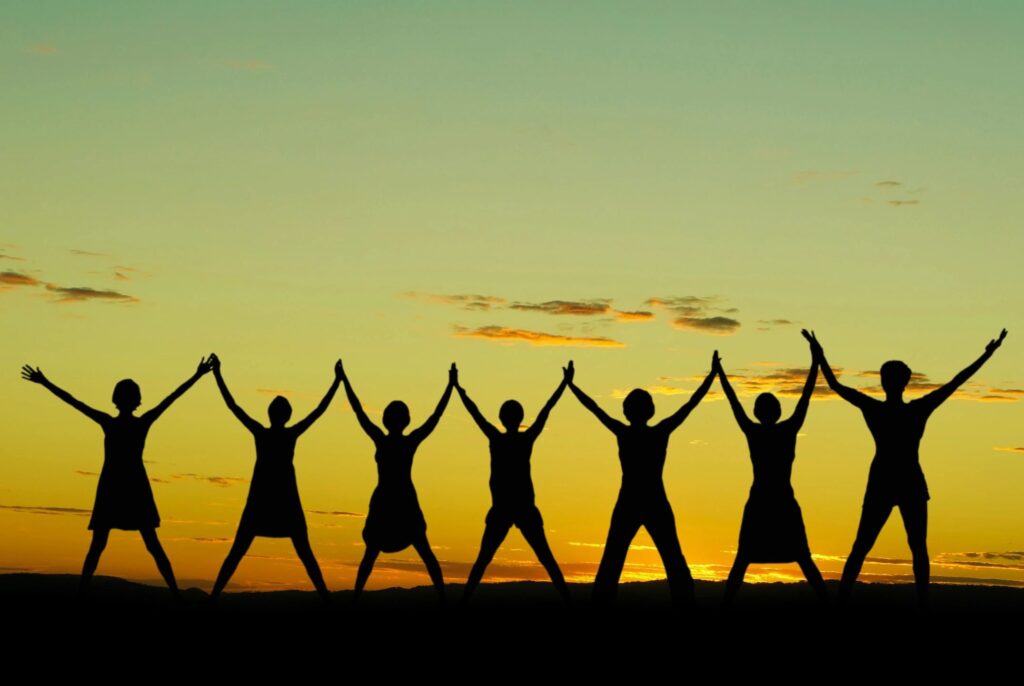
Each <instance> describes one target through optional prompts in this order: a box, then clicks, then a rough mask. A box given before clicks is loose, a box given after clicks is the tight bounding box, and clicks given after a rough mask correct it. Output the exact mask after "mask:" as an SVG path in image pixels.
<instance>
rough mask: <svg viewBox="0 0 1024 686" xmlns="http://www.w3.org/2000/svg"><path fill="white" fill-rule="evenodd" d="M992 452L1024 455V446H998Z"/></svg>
mask: <svg viewBox="0 0 1024 686" xmlns="http://www.w3.org/2000/svg"><path fill="white" fill-rule="evenodd" d="M992 450H997V451H999V452H1001V453H1020V454H1024V446H1017V447H1010V446H1006V447H1004V446H996V447H994V448H992Z"/></svg>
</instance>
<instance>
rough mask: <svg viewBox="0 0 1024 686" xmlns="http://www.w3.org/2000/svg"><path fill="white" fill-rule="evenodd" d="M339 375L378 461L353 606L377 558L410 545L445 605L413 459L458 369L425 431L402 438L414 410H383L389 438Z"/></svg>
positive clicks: (396, 406) (392, 406)
mask: <svg viewBox="0 0 1024 686" xmlns="http://www.w3.org/2000/svg"><path fill="white" fill-rule="evenodd" d="M339 365H340V362H339ZM339 369H340V367H339ZM339 373H340V374H341V380H342V382H343V383H344V384H345V394H346V395H348V401H349V403H350V404H351V405H352V411H353V412H355V415H356V419H357V420H359V426H361V427H363V431H365V432H366V435H367V436H369V437H370V439H371V440H372V441H373V445H374V447H375V448H376V452H375V453H374V456H373V459H374V460H375V461H376V462H377V487H376V488H375V489H374V490H373V495H372V496H370V508H369V512H368V513H367V515H366V525H365V526H364V527H363V541H364V542H365V543H366V553H365V554H364V555H363V560H362V562H360V563H359V572H358V573H357V574H356V586H355V590H354V592H353V594H352V601H353V602H355V601H356V600H357V599H358V598H359V595H360V593H362V591H363V587H364V586H366V581H367V579H369V578H370V572H372V571H373V564H374V562H376V561H377V556H378V555H380V554H381V553H382V552H383V553H397V552H398V551H400V550H404V549H405V548H408V547H409V546H410V545H411V546H412V547H413V548H415V549H416V552H417V553H418V554H419V556H420V558H422V559H423V564H424V565H426V568H427V573H428V574H430V580H431V581H432V582H433V583H434V588H436V589H437V593H438V596H439V597H440V599H441V602H442V603H444V576H442V574H441V565H440V564H438V562H437V558H436V557H435V556H434V551H432V550H431V549H430V543H429V541H427V521H426V520H425V519H424V518H423V511H422V510H421V509H420V503H419V500H418V499H417V497H416V489H415V487H414V486H413V484H412V458H413V456H415V454H416V449H417V448H419V446H420V443H422V442H423V441H424V439H426V437H427V436H429V435H430V433H431V432H432V431H433V430H434V428H435V427H436V426H437V423H438V421H440V419H441V415H442V414H444V408H445V407H446V406H447V405H448V399H449V398H451V396H452V388H453V387H454V386H455V383H456V379H457V377H456V374H457V373H458V370H456V369H455V365H454V364H452V366H451V369H450V370H449V371H448V385H447V386H445V389H444V393H443V394H442V395H441V400H440V402H438V403H437V408H435V409H434V414H432V415H430V417H429V418H428V419H427V421H425V422H423V424H422V426H420V427H419V428H418V429H413V430H412V431H410V432H409V433H408V434H403V433H402V432H403V431H405V429H406V427H408V426H409V408H408V407H407V406H406V404H405V403H403V402H402V401H401V400H393V401H391V402H390V403H388V406H387V407H385V408H384V416H383V421H384V428H385V429H387V433H384V432H383V431H381V429H380V428H379V427H378V426H377V425H376V424H374V423H373V422H372V421H371V420H370V418H369V417H367V416H366V412H365V411H363V406H362V405H361V404H360V403H359V398H357V397H356V394H355V391H353V390H352V384H351V383H349V380H348V376H346V375H345V372H344V371H343V370H342V371H339Z"/></svg>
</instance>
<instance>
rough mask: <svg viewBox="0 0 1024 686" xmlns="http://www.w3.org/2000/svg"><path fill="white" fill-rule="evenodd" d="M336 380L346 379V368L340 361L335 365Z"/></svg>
mask: <svg viewBox="0 0 1024 686" xmlns="http://www.w3.org/2000/svg"><path fill="white" fill-rule="evenodd" d="M334 378H335V379H338V380H339V381H340V380H341V379H344V378H345V367H343V366H342V364H341V360H340V359H339V360H338V361H337V362H335V363H334Z"/></svg>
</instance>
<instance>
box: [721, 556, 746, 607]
mask: <svg viewBox="0 0 1024 686" xmlns="http://www.w3.org/2000/svg"><path fill="white" fill-rule="evenodd" d="M749 566H750V562H748V561H747V558H746V556H745V555H740V554H739V553H737V554H736V559H735V560H734V561H733V563H732V569H730V570H729V578H728V580H727V581H726V582H725V599H724V600H723V603H724V604H725V607H726V608H730V607H732V604H733V601H734V600H736V594H737V593H739V591H740V586H741V585H743V577H745V576H746V575H747V567H749Z"/></svg>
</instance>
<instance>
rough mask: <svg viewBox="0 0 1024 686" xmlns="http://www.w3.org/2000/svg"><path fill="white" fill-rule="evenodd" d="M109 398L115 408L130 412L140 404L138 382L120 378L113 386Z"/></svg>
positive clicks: (140, 394) (140, 392) (140, 395)
mask: <svg viewBox="0 0 1024 686" xmlns="http://www.w3.org/2000/svg"><path fill="white" fill-rule="evenodd" d="M111 400H112V401H113V403H114V406H115V407H117V409H119V410H123V411H127V412H131V411H132V410H134V409H135V408H136V407H138V406H139V405H141V404H142V391H141V390H140V389H139V384H137V383H135V382H134V381H132V380H131V379H121V380H120V381H118V382H117V385H115V386H114V394H113V396H112V397H111Z"/></svg>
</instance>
